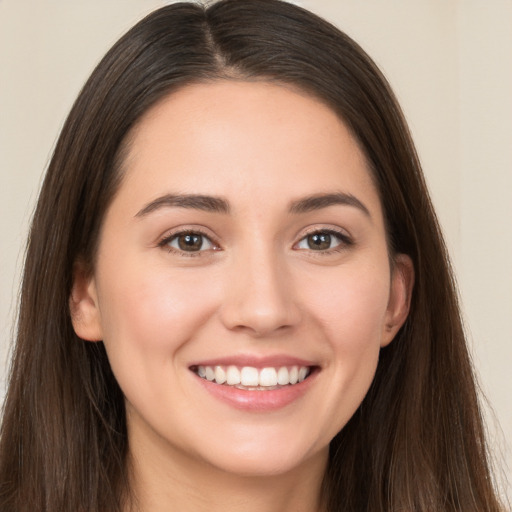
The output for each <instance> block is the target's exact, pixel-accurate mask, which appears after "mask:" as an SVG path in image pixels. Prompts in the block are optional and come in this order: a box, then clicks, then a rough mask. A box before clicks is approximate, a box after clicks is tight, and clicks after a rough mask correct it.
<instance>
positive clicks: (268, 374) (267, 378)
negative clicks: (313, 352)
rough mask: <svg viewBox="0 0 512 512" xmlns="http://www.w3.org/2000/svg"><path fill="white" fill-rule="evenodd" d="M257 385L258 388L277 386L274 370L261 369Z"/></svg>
mask: <svg viewBox="0 0 512 512" xmlns="http://www.w3.org/2000/svg"><path fill="white" fill-rule="evenodd" d="M287 384H288V383H287ZM259 385H260V386H277V372H276V369H275V368H263V369H262V370H261V372H260V378H259Z"/></svg>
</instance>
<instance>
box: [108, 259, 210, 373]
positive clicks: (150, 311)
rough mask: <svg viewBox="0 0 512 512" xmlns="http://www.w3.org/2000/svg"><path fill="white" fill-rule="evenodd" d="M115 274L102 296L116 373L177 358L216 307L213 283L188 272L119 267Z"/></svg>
mask: <svg viewBox="0 0 512 512" xmlns="http://www.w3.org/2000/svg"><path fill="white" fill-rule="evenodd" d="M133 268H136V267H133ZM111 275H112V278H111V279H108V278H107V279H105V280H104V281H103V283H104V285H105V286H104V287H103V288H102V289H100V290H99V298H100V300H101V305H102V307H101V316H102V319H101V321H102V328H103V334H104V342H105V346H106V349H107V352H108V355H109V360H110V363H111V365H112V369H113V370H114V373H115V374H116V376H118V374H120V373H125V372H126V373H134V372H137V371H138V370H140V371H145V372H146V373H147V374H148V375H150V374H151V373H152V372H153V371H154V370H155V366H154V365H158V366H166V365H171V364H173V361H177V356H179V351H180V348H181V347H182V345H184V344H185V343H186V342H187V341H188V340H189V339H190V338H192V337H193V335H194V332H195V331H196V330H197V329H198V328H200V326H201V325H202V324H204V323H205V322H206V321H207V319H208V318H209V317H210V316H211V314H212V311H214V309H215V297H214V289H213V288H212V287H211V286H209V287H207V286H201V284H200V283H201V282H202V280H200V279H195V278H194V277H193V276H192V274H190V275H187V273H186V272H185V273H184V274H182V275H179V276H176V275H172V273H169V272H168V271H167V273H166V272H165V270H163V269H162V271H161V272H159V271H152V272H144V273H141V274H140V275H137V274H136V273H134V272H132V273H122V275H123V276H125V277H124V278H123V279H119V278H117V279H116V276H119V275H120V273H116V274H114V273H112V274H111ZM102 292H103V293H102ZM103 306H104V307H103ZM121 378H122V377H121V375H119V379H120V380H121Z"/></svg>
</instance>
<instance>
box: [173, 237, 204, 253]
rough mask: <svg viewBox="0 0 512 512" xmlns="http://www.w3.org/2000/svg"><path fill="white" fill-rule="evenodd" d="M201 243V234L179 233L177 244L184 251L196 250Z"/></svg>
mask: <svg viewBox="0 0 512 512" xmlns="http://www.w3.org/2000/svg"><path fill="white" fill-rule="evenodd" d="M202 244H203V240H202V236H201V235H181V236H180V237H179V239H178V245H179V246H180V249H182V250H184V251H198V250H199V249H201V245H202Z"/></svg>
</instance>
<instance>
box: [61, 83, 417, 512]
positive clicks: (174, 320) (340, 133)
mask: <svg viewBox="0 0 512 512" xmlns="http://www.w3.org/2000/svg"><path fill="white" fill-rule="evenodd" d="M124 173H125V174H124V177H123V181H122V184H121V186H120V189H119V191H118V193H117V195H116V196H115V197H114V199H113V201H112V203H111V206H110V208H109V210H108V211H107V214H106V216H105V219H104V221H103V226H102V231H101V236H100V242H99V249H98V254H97V258H96V266H95V269H94V273H93V274H92V275H86V274H84V273H83V272H80V271H77V273H76V275H75V281H74V287H73V292H72V297H71V301H70V304H71V312H72V318H73V324H74V327H75V330H76V332H77V334H78V335H79V336H81V337H82V338H84V339H86V340H90V341H97V340H104V343H105V346H106V349H107V353H108V356H109V360H110V363H111V365H112V369H113V371H114V374H115V375H116V378H117V380H118V382H119V384H120V386H121V389H122V390H123V392H124V394H125V397H126V406H127V423H128V431H129V445H130V460H131V467H132V481H133V487H134V489H135V492H136V494H137V495H138V498H139V505H140V509H141V510H143V511H146V510H151V511H162V512H163V511H168V510H182V511H188V510H194V511H202V510H205V511H206V510H208V511H217V510H219V511H220V510H222V511H223V512H225V511H226V510H244V511H245V512H250V511H252V510H255V511H256V510H258V511H259V512H261V511H262V510H263V511H274V510H275V511H280V512H283V511H288V510H290V511H291V510H294V511H313V510H319V509H320V508H321V504H320V486H321V481H322V476H323V474H324V471H325V467H326V463H327V457H328V446H329V442H330V441H331V439H332V438H333V437H334V436H335V434H336V433H337V432H338V431H339V430H340V429H342V428H343V426H344V425H345V424H346V422H347V421H348V420H349V418H350V417H351V416H352V415H353V413H354V412H355V410H356V409H357V407H358V406H359V404H360V403H361V401H362V400H363V398H364V396H365V394H366V392H367V390H368V388H369V386H370V383H371V381H372V379H373V376H374V373H375V369H376V365H377V362H378V357H379V351H380V348H381V347H383V346H385V345H387V344H388V343H390V342H391V341H392V339H393V337H394V336H395V334H396V332H397V331H398V329H399V328H400V327H401V325H402V324H403V322H404V321H405V318H406V316H407V313H408V308H409V297H410V291H411V287H412V281H413V273H412V265H411V262H410V260H409V258H407V257H406V256H404V255H396V256H394V258H393V260H394V262H393V264H392V265H390V257H389V254H388V249H387V244H386V233H385V228H384V221H383V214H382V208H381V204H380V201H379V197H378V193H377V190H376V189H375V186H374V183H373V181H372V179H371V176H370V173H369V172H368V169H367V165H366V161H365V158H364V156H363V154H362V152H361V151H360V149H359V147H358V145H357V143H356V142H355V140H354V139H353V137H352V136H351V134H350V132H349V131H348V130H347V128H346V127H345V125H344V124H343V122H342V121H341V120H340V119H339V118H338V117H337V116H336V115H335V114H334V113H333V112H332V111H331V110H330V109H329V108H328V107H326V106H325V105H324V104H322V103H321V102H319V101H318V100H316V99H314V98H312V97H310V96H307V95H305V94H302V93H301V92H300V91H296V90H292V89H291V88H287V87H284V86H279V85H275V84H267V83H261V82H258V83H254V82H253V83H246V82H235V81H220V82H216V83H210V84H199V85H193V86H187V87H186V88H184V89H182V90H180V91H178V92H175V93H173V94H171V95H170V96H168V97H167V98H165V99H164V100H163V101H161V102H160V103H159V104H158V105H156V106H154V107H153V108H152V109H150V110H149V111H148V112H147V113H146V114H145V115H144V116H143V118H142V119H141V120H140V122H139V124H138V125H137V127H136V128H135V130H134V131H133V133H132V134H131V141H130V149H129V153H128V157H127V158H126V161H125V163H124ZM333 191H335V192H337V193H343V194H349V195H350V196H351V197H355V198H357V200H358V201H359V202H360V205H355V204H330V205H329V206H325V207H318V206H319V205H316V206H317V207H316V208H314V209H310V210H308V211H301V212H297V211H290V205H291V204H292V203H293V202H294V201H295V202H296V201H298V200H301V199H303V198H305V197H310V196H312V195H318V194H326V193H332V192H333ZM166 194H173V195H175V194H200V195H208V196H214V197H216V198H222V199H223V200H224V201H225V202H226V203H227V205H228V207H229V212H220V211H204V210H202V209H198V208H191V207H183V206H169V205H162V204H161V203H158V204H156V205H155V204H154V205H153V206H152V207H148V205H149V204H151V202H152V201H155V200H157V199H158V198H160V197H162V196H163V195H166ZM361 205H362V206H361ZM189 206H190V205H189ZM365 210H366V211H365ZM326 230H331V231H332V230H335V231H337V232H339V233H340V238H338V237H337V236H336V235H331V242H330V245H329V244H327V245H328V248H327V249H324V250H318V249H317V248H316V246H314V245H313V248H311V245H310V244H309V242H310V241H311V239H310V238H308V235H309V234H311V233H312V232H321V233H324V234H325V231H326ZM182 231H189V232H190V231H193V232H198V231H199V232H201V233H203V234H204V235H205V236H206V237H208V238H203V246H202V250H199V251H196V252H194V253H190V252H188V253H187V252H184V251H180V249H179V245H178V244H177V242H178V241H179V239H178V238H176V237H175V238H172V236H175V235H176V233H177V232H182ZM170 237H171V238H170ZM169 240H170V242H169ZM210 241H211V243H210ZM190 254H193V255H192V256H191V255H190ZM239 356H245V357H253V358H258V357H274V356H280V357H282V356H286V357H296V358H301V359H303V360H306V361H308V362H310V363H311V365H313V366H314V367H315V372H314V375H312V376H311V377H310V380H309V381H308V379H306V381H305V383H307V386H305V389H306V391H305V392H303V393H302V394H301V395H300V396H299V397H298V398H297V399H295V400H293V401H292V402H291V403H289V404H287V405H285V406H283V407H278V408H277V409H273V410H270V411H262V410H246V409H239V408H237V407H233V406H232V405H231V404H229V403H225V402H223V401H221V400H219V399H218V398H217V397H215V396H213V395H212V394H211V393H210V392H208V391H207V390H206V389H205V387H204V385H203V382H202V381H201V379H200V378H199V377H198V376H197V375H196V374H195V373H194V372H192V371H191V369H190V366H191V365H193V364H195V363H197V362H198V361H204V360H216V359H218V358H222V357H235V358H236V357H239ZM252 393H265V391H252Z"/></svg>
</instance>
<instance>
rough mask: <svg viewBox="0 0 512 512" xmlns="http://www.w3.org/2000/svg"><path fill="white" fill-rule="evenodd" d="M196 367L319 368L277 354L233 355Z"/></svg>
mask: <svg viewBox="0 0 512 512" xmlns="http://www.w3.org/2000/svg"><path fill="white" fill-rule="evenodd" d="M196 366H238V367H244V366H251V367H253V368H280V367H282V366H318V365H317V364H316V363H314V362H313V361H311V360H309V361H308V360H306V359H302V358H299V357H294V356H290V355H285V354H277V355H273V356H259V355H249V354H240V355H231V356H224V357H216V358H212V359H205V360H201V361H194V362H193V363H192V364H191V365H190V367H191V368H192V367H196Z"/></svg>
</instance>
